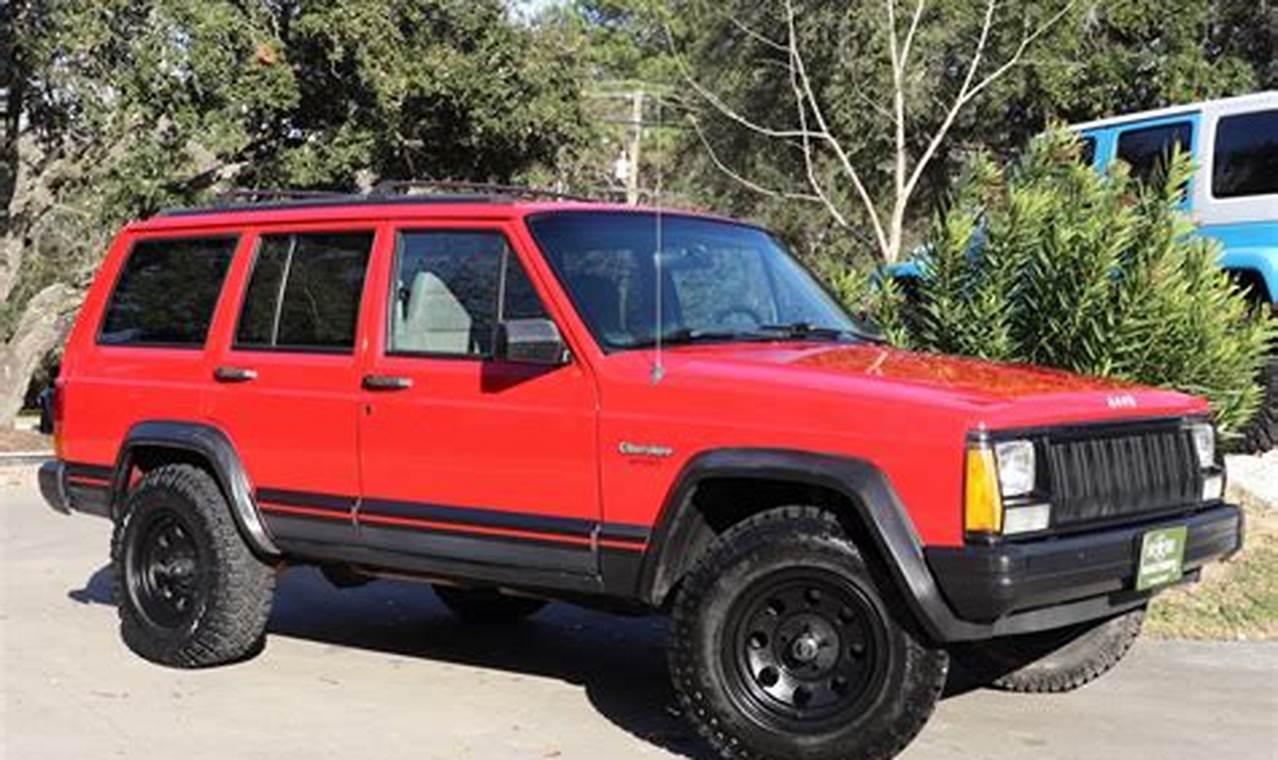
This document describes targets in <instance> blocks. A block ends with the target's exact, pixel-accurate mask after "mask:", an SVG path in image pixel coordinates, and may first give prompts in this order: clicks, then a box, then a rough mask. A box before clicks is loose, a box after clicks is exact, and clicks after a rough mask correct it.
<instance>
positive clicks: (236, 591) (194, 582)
mask: <svg viewBox="0 0 1278 760" xmlns="http://www.w3.org/2000/svg"><path fill="white" fill-rule="evenodd" d="M160 521H168V522H170V523H173V522H175V523H177V524H179V525H180V527H181V529H182V531H181V533H182V535H183V536H187V537H189V542H190V545H191V547H193V549H194V554H195V557H196V559H195V560H193V567H194V569H193V570H191V571H190V578H191V580H190V587H191V588H192V589H193V591H192V602H191V612H190V613H189V614H190V619H189V620H186V621H184V622H181V623H167V624H166V623H165V622H164V621H162V620H160V619H159V618H158V617H157V616H156V615H154V614H153V613H148V611H147V607H146V603H145V602H143V601H141V600H142V599H151V598H153V597H154V596H155V595H153V594H148V593H147V591H146V590H145V588H144V587H145V586H146V582H145V581H144V580H142V579H141V576H142V575H145V573H139V572H138V567H139V562H140V561H141V560H139V559H138V558H139V557H142V556H146V553H147V551H148V550H147V548H146V546H147V544H148V542H149V541H150V539H149V538H147V536H148V535H150V534H149V533H148V531H150V530H151V529H153V528H154V527H155V526H156V525H157V524H158V523H159V522H160ZM166 524H167V523H166ZM111 567H112V577H113V585H114V591H115V598H116V600H117V601H118V610H119V615H120V633H121V636H122V637H123V639H124V643H125V644H126V645H127V646H128V647H129V649H131V650H133V651H134V652H135V653H137V654H138V655H140V656H142V657H144V658H145V659H147V660H150V661H152V662H156V663H159V664H161V665H168V666H171V667H177V668H200V667H207V666H212V665H221V664H225V663H229V662H236V661H239V660H242V659H245V658H247V657H249V656H251V655H253V654H256V653H257V652H258V651H259V650H260V649H261V647H262V644H263V641H264V638H265V631H266V622H267V618H268V617H269V616H270V612H271V600H272V597H273V594H274V590H275V571H274V569H273V568H272V567H271V566H270V565H268V564H266V563H265V562H263V561H261V560H260V559H258V558H257V557H256V556H254V555H253V553H252V552H251V551H250V550H249V548H248V546H247V545H246V544H245V542H244V539H243V538H242V537H241V536H240V534H239V531H238V530H237V529H236V526H235V522H234V518H233V517H232V516H231V511H230V507H229V506H228V505H227V503H226V499H225V498H224V497H223V496H222V492H221V491H220V490H219V489H218V486H217V483H216V482H215V481H214V480H213V477H212V476H211V475H210V474H209V473H208V472H207V471H205V470H203V469H200V468H199V467H195V466H193V465H188V464H173V465H165V466H163V467H158V468H156V469H154V470H151V471H150V472H148V473H147V474H146V475H145V476H144V477H143V478H142V480H141V482H140V483H138V485H137V487H136V488H135V489H134V490H133V492H132V493H131V494H129V498H128V502H127V504H126V509H125V512H124V515H123V517H122V518H121V519H120V520H119V521H118V522H117V523H116V526H115V531H114V534H113V535H112V539H111ZM153 605H154V602H152V606H153Z"/></svg>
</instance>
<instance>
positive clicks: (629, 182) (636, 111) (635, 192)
mask: <svg viewBox="0 0 1278 760" xmlns="http://www.w3.org/2000/svg"><path fill="white" fill-rule="evenodd" d="M644 95H645V93H644V91H643V90H641V89H636V90H633V91H632V92H631V93H630V122H631V124H632V125H633V129H632V130H631V132H630V148H629V149H628V150H627V151H626V154H627V156H628V157H629V159H630V169H629V171H627V172H626V203H628V204H629V205H631V206H637V205H639V148H640V146H641V145H642V144H643V99H644Z"/></svg>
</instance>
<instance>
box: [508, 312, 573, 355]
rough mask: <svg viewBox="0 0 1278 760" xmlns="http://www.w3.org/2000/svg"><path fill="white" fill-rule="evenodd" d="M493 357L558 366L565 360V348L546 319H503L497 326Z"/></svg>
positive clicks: (551, 323) (566, 353)
mask: <svg viewBox="0 0 1278 760" xmlns="http://www.w3.org/2000/svg"><path fill="white" fill-rule="evenodd" d="M495 342H496V345H495V346H494V347H493V349H494V350H493V358H494V359H498V360H500V361H508V362H519V363H522V364H545V365H550V366H558V365H560V364H566V363H567V362H568V348H567V347H566V346H565V345H564V339H563V336H561V335H560V334H559V328H558V327H555V323H554V322H551V321H550V320H549V319H507V320H505V321H503V322H500V323H498V325H497V337H496V341H495Z"/></svg>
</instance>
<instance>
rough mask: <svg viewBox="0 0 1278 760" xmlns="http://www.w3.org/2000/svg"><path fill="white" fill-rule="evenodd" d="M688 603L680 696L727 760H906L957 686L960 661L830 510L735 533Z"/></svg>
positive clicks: (774, 516) (784, 511) (674, 669)
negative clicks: (949, 686)
mask: <svg viewBox="0 0 1278 760" xmlns="http://www.w3.org/2000/svg"><path fill="white" fill-rule="evenodd" d="M677 594H678V596H677V597H676V599H675V602H674V607H673V609H672V611H671V617H672V618H673V623H674V625H673V630H672V636H671V641H670V647H669V658H670V673H671V678H672V680H673V682H674V687H675V693H676V694H677V696H678V698H679V703H680V705H681V707H682V708H683V711H684V714H685V715H686V716H687V717H688V719H689V720H690V721H691V722H692V724H693V726H694V727H695V728H696V729H697V730H698V731H699V732H700V733H701V735H702V736H703V737H705V738H706V740H708V741H709V742H710V743H711V744H712V745H713V746H714V747H715V748H716V749H717V750H718V751H719V752H720V753H721V754H722V755H723V756H724V757H731V758H751V759H752V760H765V759H772V758H775V759H776V760H780V759H781V758H787V759H788V758H794V757H804V758H808V759H809V760H853V759H854V758H860V759H863V760H868V759H870V758H887V757H892V756H894V755H895V754H896V753H897V752H899V751H900V750H901V749H902V748H904V747H905V745H906V744H908V743H909V742H910V740H911V739H913V738H914V736H915V735H916V734H917V733H918V731H919V730H920V729H921V728H922V727H923V724H924V723H925V722H926V721H927V718H928V716H930V715H931V713H932V709H933V707H934V706H935V704H936V700H937V699H938V697H939V696H940V693H941V689H942V688H943V687H944V685H945V676H946V671H947V666H948V662H949V660H948V657H947V655H946V653H945V652H944V651H943V650H942V649H940V648H938V647H936V646H934V645H933V644H932V643H931V642H929V641H927V640H926V638H925V637H924V636H923V635H922V634H921V633H919V632H918V630H917V627H916V625H915V623H914V621H913V619H912V618H911V617H910V615H909V612H908V611H907V610H906V608H905V607H904V605H903V604H902V603H901V602H900V601H899V600H898V599H897V597H896V595H895V592H894V590H893V589H892V588H891V586H890V583H889V582H887V581H885V580H884V579H883V577H882V575H881V574H880V573H878V572H876V571H875V570H874V569H873V567H872V564H871V561H869V560H868V559H867V558H866V556H865V555H863V554H862V552H861V550H860V549H859V548H858V547H857V545H856V544H855V543H854V542H853V541H852V540H851V539H849V538H848V536H847V535H846V533H845V532H844V531H843V528H842V526H841V525H840V524H839V522H838V519H837V517H836V516H835V515H833V514H831V513H830V512H828V511H826V510H822V509H818V508H816V507H781V508H778V509H773V510H769V511H766V512H763V513H760V514H758V515H755V516H753V517H751V518H749V519H747V520H745V521H743V522H741V523H739V524H737V525H735V526H733V527H732V528H730V529H728V530H727V531H726V532H724V534H723V535H721V536H719V537H718V538H717V539H715V541H714V542H713V543H712V544H711V545H710V547H709V548H708V549H707V550H706V552H705V554H704V555H703V556H701V557H700V558H699V559H698V561H697V563H696V564H695V566H694V567H693V569H692V570H691V571H689V573H688V574H687V575H686V576H685V577H684V578H683V579H682V581H681V584H680V586H679V589H678V591H677Z"/></svg>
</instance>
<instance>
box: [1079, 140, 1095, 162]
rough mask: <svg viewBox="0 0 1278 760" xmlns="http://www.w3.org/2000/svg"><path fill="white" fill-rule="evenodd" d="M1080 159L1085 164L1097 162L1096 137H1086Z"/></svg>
mask: <svg viewBox="0 0 1278 760" xmlns="http://www.w3.org/2000/svg"><path fill="white" fill-rule="evenodd" d="M1078 161H1079V163H1081V164H1083V165H1084V166H1091V165H1092V164H1094V163H1096V138H1095V137H1084V138H1083V147H1082V150H1080V151H1079V152H1078Z"/></svg>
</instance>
